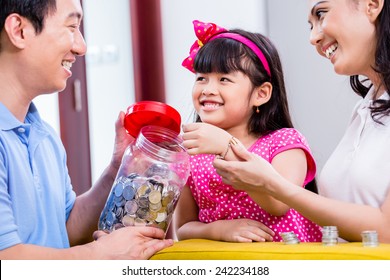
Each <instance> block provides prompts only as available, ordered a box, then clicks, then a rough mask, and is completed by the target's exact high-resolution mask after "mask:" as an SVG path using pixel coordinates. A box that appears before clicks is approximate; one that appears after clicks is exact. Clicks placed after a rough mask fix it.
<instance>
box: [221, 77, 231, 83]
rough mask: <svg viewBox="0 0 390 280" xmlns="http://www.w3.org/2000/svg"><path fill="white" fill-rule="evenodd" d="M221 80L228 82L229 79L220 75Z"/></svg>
mask: <svg viewBox="0 0 390 280" xmlns="http://www.w3.org/2000/svg"><path fill="white" fill-rule="evenodd" d="M221 82H230V79H228V78H226V77H222V78H221Z"/></svg>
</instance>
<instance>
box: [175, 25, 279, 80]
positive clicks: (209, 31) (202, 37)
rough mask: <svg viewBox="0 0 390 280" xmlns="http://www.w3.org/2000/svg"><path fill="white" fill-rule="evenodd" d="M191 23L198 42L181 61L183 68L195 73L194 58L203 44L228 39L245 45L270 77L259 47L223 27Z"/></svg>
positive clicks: (265, 60)
mask: <svg viewBox="0 0 390 280" xmlns="http://www.w3.org/2000/svg"><path fill="white" fill-rule="evenodd" d="M192 23H193V24H194V31H195V34H196V37H198V40H197V41H195V43H194V44H193V45H192V46H191V49H190V55H189V56H188V57H187V58H186V59H184V60H183V63H182V65H183V66H184V67H185V68H187V69H188V70H190V71H191V72H195V70H194V60H195V56H196V54H197V53H198V51H199V49H200V48H201V47H202V46H203V45H204V44H206V43H207V42H209V41H211V40H214V39H217V38H230V39H233V40H236V41H238V42H241V43H243V44H244V45H246V46H247V47H248V48H250V49H251V50H252V51H253V52H254V53H255V54H256V55H257V57H258V58H259V59H260V61H261V63H262V64H263V66H264V69H265V70H266V71H267V73H268V75H269V76H270V77H271V71H270V68H269V65H268V62H267V59H266V58H265V56H264V54H263V52H262V51H261V50H260V49H259V47H257V46H256V44H255V43H253V42H252V41H251V40H249V39H248V38H245V37H244V36H241V35H239V34H236V33H227V32H226V31H228V30H226V29H225V28H223V27H220V26H217V25H216V24H214V23H204V22H201V21H198V20H194V21H193V22H192Z"/></svg>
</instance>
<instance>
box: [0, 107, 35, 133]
mask: <svg viewBox="0 0 390 280" xmlns="http://www.w3.org/2000/svg"><path fill="white" fill-rule="evenodd" d="M27 123H34V124H37V125H38V126H41V125H42V120H41V117H40V116H39V113H38V110H37V108H36V107H35V105H34V103H31V104H30V107H29V108H28V112H27V115H26V118H25V123H22V122H20V121H19V120H18V119H17V118H16V117H15V116H14V115H13V114H12V113H11V112H10V111H9V110H8V108H7V107H5V106H4V104H3V103H1V102H0V129H1V130H11V129H15V128H17V127H20V126H24V125H26V124H27Z"/></svg>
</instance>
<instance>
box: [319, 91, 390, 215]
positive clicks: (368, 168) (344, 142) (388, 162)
mask: <svg viewBox="0 0 390 280" xmlns="http://www.w3.org/2000/svg"><path fill="white" fill-rule="evenodd" d="M373 92H374V90H373V88H372V89H371V90H370V92H369V93H368V94H367V96H366V97H365V98H364V99H362V100H361V101H359V102H358V104H357V106H356V107H355V109H354V111H353V115H352V119H351V122H350V124H349V126H348V128H347V130H346V132H345V135H344V136H343V138H342V139H341V142H340V143H339V145H338V146H337V148H336V149H335V151H334V152H333V154H332V155H331V156H330V158H329V160H328V161H327V163H326V164H325V166H324V168H323V170H322V172H321V175H320V177H319V181H318V185H319V186H318V187H319V193H320V194H321V195H323V196H326V197H329V198H333V199H337V200H342V201H347V202H352V203H357V204H366V205H370V206H372V207H377V208H378V207H380V206H381V205H382V203H383V201H384V199H385V198H386V194H387V192H388V191H389V189H390V117H384V118H382V119H380V121H381V122H382V123H383V124H384V125H381V124H378V123H376V122H374V120H373V119H372V117H371V112H370V109H369V106H370V105H371V104H372V96H373ZM380 98H381V99H388V95H387V94H383V95H382V96H381V97H380Z"/></svg>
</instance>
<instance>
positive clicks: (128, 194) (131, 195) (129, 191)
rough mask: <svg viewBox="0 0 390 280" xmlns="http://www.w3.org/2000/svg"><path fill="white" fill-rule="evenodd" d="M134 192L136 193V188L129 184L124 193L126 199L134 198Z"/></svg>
mask: <svg viewBox="0 0 390 280" xmlns="http://www.w3.org/2000/svg"><path fill="white" fill-rule="evenodd" d="M134 194H135V190H134V188H133V186H131V185H127V186H125V188H124V189H123V193H122V195H123V197H124V199H126V200H130V199H133V198H134Z"/></svg>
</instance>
